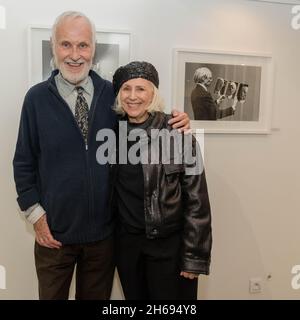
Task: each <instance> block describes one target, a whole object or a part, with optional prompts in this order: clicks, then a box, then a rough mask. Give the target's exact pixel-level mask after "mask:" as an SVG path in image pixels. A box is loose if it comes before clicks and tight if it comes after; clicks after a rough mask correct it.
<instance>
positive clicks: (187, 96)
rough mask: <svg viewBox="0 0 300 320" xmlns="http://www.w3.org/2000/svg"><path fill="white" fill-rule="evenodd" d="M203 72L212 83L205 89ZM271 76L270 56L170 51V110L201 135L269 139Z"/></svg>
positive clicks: (202, 51)
mask: <svg viewBox="0 0 300 320" xmlns="http://www.w3.org/2000/svg"><path fill="white" fill-rule="evenodd" d="M207 69H208V71H207ZM196 70H197V72H196ZM203 72H204V74H205V73H208V74H209V73H210V76H211V78H212V79H211V81H210V84H209V83H208V86H206V87H205V85H204V87H203V84H200V82H201V81H202V80H203V77H202V76H203V74H202V73H203ZM195 75H196V78H197V79H196V80H197V81H198V83H197V84H196V83H195V81H194V77H195ZM273 76H274V67H273V59H272V55H271V54H270V53H242V52H235V51H232V52H229V51H221V50H209V49H194V48H174V49H173V77H172V78H173V90H172V105H175V106H177V108H178V109H179V110H181V111H185V112H186V113H187V114H188V115H189V117H190V119H191V128H192V129H204V131H205V133H256V134H268V133H270V129H271V109H272V108H271V106H272V96H273ZM199 78H201V79H202V80H201V81H200V80H199ZM231 91H232V92H231Z"/></svg>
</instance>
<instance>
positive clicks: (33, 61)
mask: <svg viewBox="0 0 300 320" xmlns="http://www.w3.org/2000/svg"><path fill="white" fill-rule="evenodd" d="M50 38H51V29H50V28H49V27H44V26H30V27H29V29H28V61H29V65H28V67H29V72H28V74H29V86H32V85H34V84H36V83H38V82H41V81H43V80H46V79H47V78H48V77H49V76H50V74H51V71H52V70H53V68H54V64H53V59H52V50H51V45H50ZM129 60H130V33H129V32H126V31H104V30H102V31H99V30H97V31H96V51H95V56H94V60H93V67H92V69H93V70H94V71H96V72H97V73H98V74H99V75H100V76H101V77H102V78H104V79H107V80H110V81H111V80H112V76H113V74H114V72H115V70H116V69H117V68H118V67H119V66H120V65H123V64H126V63H128V62H129Z"/></svg>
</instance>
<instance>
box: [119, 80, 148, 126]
mask: <svg viewBox="0 0 300 320" xmlns="http://www.w3.org/2000/svg"><path fill="white" fill-rule="evenodd" d="M153 95H154V90H153V85H152V83H151V82H150V81H148V80H145V79H142V78H136V79H131V80H128V81H126V82H124V83H123V85H122V87H121V89H120V101H121V105H122V108H123V110H124V112H125V113H126V114H127V115H128V119H129V121H130V122H135V123H140V122H143V121H145V120H146V119H147V118H148V112H147V108H148V106H149V105H150V103H151V102H152V99H153Z"/></svg>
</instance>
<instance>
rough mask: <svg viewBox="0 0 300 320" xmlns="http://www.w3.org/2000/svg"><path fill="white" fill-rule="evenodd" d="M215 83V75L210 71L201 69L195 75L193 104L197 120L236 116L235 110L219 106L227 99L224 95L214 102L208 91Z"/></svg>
mask: <svg viewBox="0 0 300 320" xmlns="http://www.w3.org/2000/svg"><path fill="white" fill-rule="evenodd" d="M212 81H213V75H212V72H211V70H210V69H208V68H206V67H201V68H198V69H196V71H195V73H194V82H195V84H196V86H195V88H194V89H193V91H192V93H191V103H192V108H193V112H194V119H195V120H217V119H221V118H224V117H228V116H231V115H233V114H234V111H235V108H234V107H228V108H224V109H220V108H219V105H220V104H221V102H222V100H223V99H224V98H225V96H224V95H219V97H218V98H217V99H216V100H214V99H213V97H212V95H211V93H210V92H209V91H208V88H209V86H210V84H211V83H212Z"/></svg>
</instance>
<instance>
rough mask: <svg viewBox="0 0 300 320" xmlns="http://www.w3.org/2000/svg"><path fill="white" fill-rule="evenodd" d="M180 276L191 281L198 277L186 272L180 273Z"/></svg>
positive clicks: (195, 274)
mask: <svg viewBox="0 0 300 320" xmlns="http://www.w3.org/2000/svg"><path fill="white" fill-rule="evenodd" d="M180 275H181V276H183V277H185V278H187V279H191V280H193V279H196V278H198V276H199V275H198V274H197V273H193V272H186V271H181V272H180Z"/></svg>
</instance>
